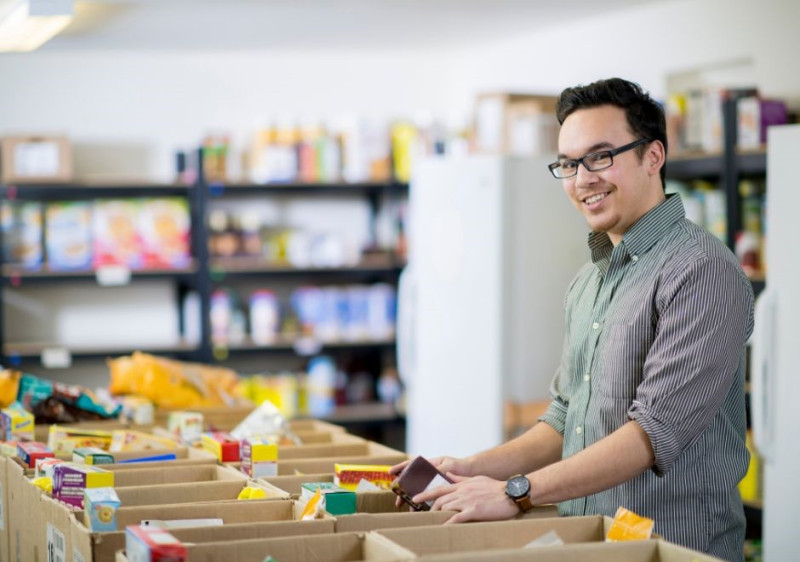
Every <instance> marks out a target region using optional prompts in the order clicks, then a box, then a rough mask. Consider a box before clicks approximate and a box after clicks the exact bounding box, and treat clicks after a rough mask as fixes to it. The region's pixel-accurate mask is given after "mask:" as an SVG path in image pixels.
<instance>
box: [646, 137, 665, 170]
mask: <svg viewBox="0 0 800 562" xmlns="http://www.w3.org/2000/svg"><path fill="white" fill-rule="evenodd" d="M666 159H667V155H666V151H665V150H664V144H663V143H662V142H661V141H659V140H655V141H653V142H651V143H650V144H649V145H648V146H647V152H645V154H644V161H645V164H646V165H647V171H648V173H650V174H651V175H656V174H659V173H661V168H662V167H663V166H664V163H665V161H666Z"/></svg>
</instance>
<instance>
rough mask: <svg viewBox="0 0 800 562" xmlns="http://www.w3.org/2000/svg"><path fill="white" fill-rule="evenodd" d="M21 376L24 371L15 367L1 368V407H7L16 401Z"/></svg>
mask: <svg viewBox="0 0 800 562" xmlns="http://www.w3.org/2000/svg"><path fill="white" fill-rule="evenodd" d="M21 377H22V373H21V372H20V371H16V370H14V369H3V370H0V407H3V408H7V407H8V406H11V404H13V403H14V402H16V400H17V395H18V394H19V379H20V378H21Z"/></svg>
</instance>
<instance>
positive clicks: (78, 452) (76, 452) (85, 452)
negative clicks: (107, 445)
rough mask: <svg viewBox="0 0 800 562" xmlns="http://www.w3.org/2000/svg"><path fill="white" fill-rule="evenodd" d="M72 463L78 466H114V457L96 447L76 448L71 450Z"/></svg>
mask: <svg viewBox="0 0 800 562" xmlns="http://www.w3.org/2000/svg"><path fill="white" fill-rule="evenodd" d="M72 462H75V463H78V464H114V455H112V454H111V453H109V452H107V451H104V450H103V449H98V448H97V447H78V448H77V449H73V450H72Z"/></svg>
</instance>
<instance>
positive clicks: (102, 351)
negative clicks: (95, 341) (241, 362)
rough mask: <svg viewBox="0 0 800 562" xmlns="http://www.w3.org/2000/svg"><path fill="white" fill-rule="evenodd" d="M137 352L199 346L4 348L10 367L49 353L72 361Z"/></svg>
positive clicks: (46, 344) (165, 351)
mask: <svg viewBox="0 0 800 562" xmlns="http://www.w3.org/2000/svg"><path fill="white" fill-rule="evenodd" d="M135 350H139V351H143V352H145V353H154V354H157V353H161V354H181V353H191V352H194V351H197V345H194V344H189V343H186V342H176V343H174V344H172V345H152V346H138V347H134V348H131V347H125V346H122V345H107V346H103V345H100V346H95V345H92V346H89V345H86V346H66V345H63V344H59V343H54V342H20V343H7V344H5V345H4V346H3V354H4V355H5V356H6V357H7V358H8V359H9V363H10V366H13V365H14V364H15V361H30V360H32V359H34V360H41V359H43V355H44V354H47V353H52V354H53V355H62V354H64V352H66V355H67V356H68V357H70V358H71V359H102V358H105V357H111V356H118V355H130V354H131V353H132V352H133V351H135Z"/></svg>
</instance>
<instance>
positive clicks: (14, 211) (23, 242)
mask: <svg viewBox="0 0 800 562" xmlns="http://www.w3.org/2000/svg"><path fill="white" fill-rule="evenodd" d="M0 230H2V235H3V236H2V238H3V262H4V263H8V264H11V265H15V266H19V267H22V268H24V269H31V270H36V269H39V268H41V266H42V254H43V252H42V206H41V204H39V203H21V202H9V201H3V203H2V205H0Z"/></svg>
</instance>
